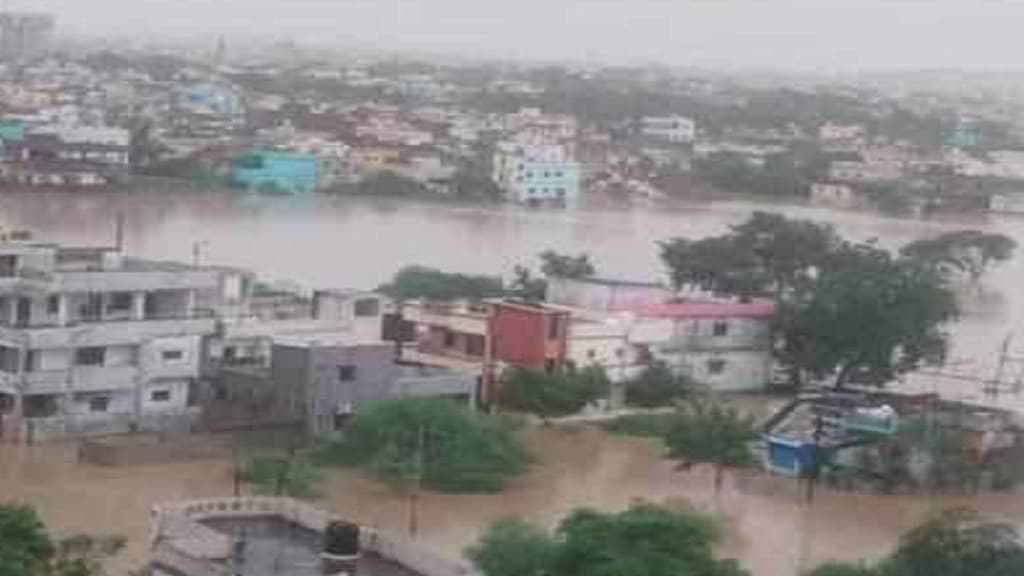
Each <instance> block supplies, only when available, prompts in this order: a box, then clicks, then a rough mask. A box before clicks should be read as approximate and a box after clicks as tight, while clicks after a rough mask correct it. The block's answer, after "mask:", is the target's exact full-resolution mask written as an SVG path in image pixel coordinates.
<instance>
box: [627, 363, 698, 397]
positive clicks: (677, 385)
mask: <svg viewBox="0 0 1024 576" xmlns="http://www.w3.org/2000/svg"><path fill="white" fill-rule="evenodd" d="M694 388H695V384H694V383H693V382H691V381H690V380H689V379H687V378H685V377H684V376H681V375H679V374H676V373H674V372H673V371H672V369H671V368H670V367H669V366H668V365H667V364H665V363H664V362H653V363H651V364H650V365H649V366H647V367H645V368H644V370H643V372H641V373H640V374H639V375H637V377H636V378H633V379H631V380H630V381H628V382H626V404H627V405H628V406H637V407H640V408H657V407H659V406H671V405H672V404H674V403H675V402H677V401H679V400H682V399H684V398H686V397H687V396H689V395H690V394H691V393H693V391H694Z"/></svg>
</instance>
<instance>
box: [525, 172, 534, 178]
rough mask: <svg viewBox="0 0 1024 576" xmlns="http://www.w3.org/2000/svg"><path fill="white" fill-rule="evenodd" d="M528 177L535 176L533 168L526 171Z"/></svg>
mask: <svg viewBox="0 0 1024 576" xmlns="http://www.w3.org/2000/svg"><path fill="white" fill-rule="evenodd" d="M526 177H527V178H533V171H532V170H527V171H526Z"/></svg>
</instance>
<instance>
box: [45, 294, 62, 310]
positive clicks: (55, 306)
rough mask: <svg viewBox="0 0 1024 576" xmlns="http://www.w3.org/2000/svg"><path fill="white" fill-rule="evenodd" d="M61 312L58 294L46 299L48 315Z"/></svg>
mask: <svg viewBox="0 0 1024 576" xmlns="http://www.w3.org/2000/svg"><path fill="white" fill-rule="evenodd" d="M59 312H60V296H59V295H57V294H53V295H51V296H50V297H49V298H47V299H46V313H47V314H57V313H59Z"/></svg>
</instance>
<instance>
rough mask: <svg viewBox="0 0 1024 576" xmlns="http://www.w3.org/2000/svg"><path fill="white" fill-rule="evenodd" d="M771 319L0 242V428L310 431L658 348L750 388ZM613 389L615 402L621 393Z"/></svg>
mask: <svg viewBox="0 0 1024 576" xmlns="http://www.w3.org/2000/svg"><path fill="white" fill-rule="evenodd" d="M773 315H774V306H773V304H772V303H770V302H761V301H754V302H735V301H721V300H712V299H709V298H701V297H697V296H694V297H691V298H688V299H682V300H680V299H677V298H676V296H675V295H674V294H673V293H671V292H670V291H668V290H666V289H665V288H664V287H662V286H660V285H657V284H645V283H633V282H619V281H602V280H569V279H558V278H553V279H552V280H551V286H550V290H549V293H548V299H547V300H546V301H545V302H541V303H524V302H520V301H511V300H500V299H499V300H487V301H479V302H461V301H456V302H433V301H418V300H414V301H407V302H403V303H402V304H401V305H400V306H399V305H397V304H395V303H394V302H392V301H391V300H389V299H388V298H386V297H385V296H383V295H381V294H377V293H373V292H361V291H351V290H319V291H315V292H313V293H310V294H303V293H300V292H296V291H292V290H282V289H276V288H273V287H270V286H267V285H265V284H262V283H260V282H258V280H257V279H256V278H255V277H254V276H253V275H252V274H250V273H248V272H246V271H242V270H236V269H230V268H221V267H215V266H190V265H184V264H177V263H166V262H154V261H148V260H142V259H138V258H132V257H128V256H126V255H125V254H124V253H123V251H121V250H119V249H118V248H116V247H115V248H77V247H62V246H58V245H53V244H45V243H37V242H32V241H30V240H7V241H6V242H4V243H3V244H2V245H0V431H2V437H3V438H6V439H17V440H25V441H35V440H40V439H48V438H61V437H80V436H91V435H105V434H115V433H127V432H135V431H159V432H167V431H190V430H211V431H216V430H223V429H230V428H232V427H248V426H254V425H301V426H302V427H304V429H305V430H306V431H307V432H308V433H309V434H311V435H313V436H316V435H321V434H326V433H330V432H333V431H335V430H336V429H338V427H340V426H341V425H342V424H343V423H344V421H345V419H346V418H347V417H349V416H350V415H351V414H353V413H354V412H355V411H357V410H358V408H359V406H360V405H361V404H363V403H365V402H369V401H373V400H379V399H382V398H392V397H401V396H411V395H419V396H445V397H451V398H456V399H459V400H460V401H463V402H466V403H467V404H468V405H470V406H475V405H477V404H478V403H481V402H484V403H486V402H493V401H494V400H495V396H494V394H495V391H496V387H497V386H500V382H501V374H502V373H503V372H504V370H505V369H506V368H508V367H512V366H518V367H526V368H534V369H539V370H552V369H556V368H561V367H565V366H576V367H585V366H599V367H601V368H603V369H604V370H605V371H606V372H607V374H608V375H609V378H610V379H611V380H612V381H613V382H615V383H619V384H621V383H624V382H625V381H627V380H629V379H630V378H633V377H634V376H636V375H637V374H638V373H639V371H641V370H643V369H644V368H645V367H646V366H649V365H651V363H652V362H654V361H663V362H665V363H666V364H667V365H669V366H671V367H673V368H674V369H676V370H677V371H679V372H681V373H685V374H687V375H689V376H690V377H691V378H693V379H694V380H697V381H699V382H703V383H705V384H707V385H709V386H710V387H712V388H714V389H721V390H746V389H759V388H761V387H762V386H763V385H765V384H766V383H767V382H768V380H769V379H770V377H771V367H772V360H771V336H770V325H771V319H772V316H773ZM609 401H610V402H611V403H612V405H617V404H619V403H621V401H622V391H621V389H618V390H617V391H613V393H612V396H611V398H610V399H609Z"/></svg>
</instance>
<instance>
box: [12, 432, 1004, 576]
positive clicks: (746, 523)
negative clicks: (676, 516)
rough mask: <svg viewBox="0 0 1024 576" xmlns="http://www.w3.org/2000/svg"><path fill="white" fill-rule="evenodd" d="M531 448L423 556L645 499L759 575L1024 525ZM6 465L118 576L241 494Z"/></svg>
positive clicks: (660, 462) (472, 498)
mask: <svg viewBox="0 0 1024 576" xmlns="http://www.w3.org/2000/svg"><path fill="white" fill-rule="evenodd" d="M527 439H528V443H529V446H530V448H531V450H532V451H533V453H534V455H535V456H536V458H537V462H536V463H535V464H534V466H533V467H532V468H531V470H530V472H529V473H528V474H526V475H525V476H524V477H522V478H520V479H517V480H516V481H515V482H514V483H513V484H512V485H511V486H510V487H509V488H508V489H507V490H506V491H505V492H502V493H500V494H492V495H442V494H426V495H424V496H423V497H422V499H421V504H420V531H419V535H418V538H419V540H420V541H421V542H422V543H423V545H424V546H425V547H427V548H429V549H432V550H434V551H436V552H438V553H440V554H443V555H447V556H458V555H459V554H460V553H461V551H462V550H463V549H464V548H465V547H466V546H467V545H468V544H470V543H472V542H473V541H474V539H475V538H476V536H477V534H478V533H479V531H480V529H481V528H482V527H484V526H485V525H486V524H487V523H488V522H490V521H492V520H495V519H497V518H500V517H503V516H507V515H513V514H519V515H522V516H524V517H526V518H528V519H531V520H533V521H536V522H539V523H543V524H545V525H548V526H552V525H554V524H556V523H557V522H558V520H559V519H560V518H561V517H562V516H564V515H565V514H566V513H567V512H569V511H571V510H572V509H574V508H577V507H582V506H589V507H594V508H599V509H604V510H619V509H622V508H625V507H627V506H629V504H630V503H631V502H634V501H637V500H644V501H649V502H653V503H658V504H663V505H668V506H678V507H689V508H694V509H698V510H702V511H704V512H707V513H709V514H712V515H714V516H716V517H718V518H719V520H720V521H721V522H722V525H723V528H724V533H725V538H724V540H723V542H722V545H721V553H722V554H724V555H729V556H733V557H737V558H739V559H741V561H742V562H743V564H744V565H745V566H747V567H748V568H749V569H750V570H751V572H752V573H753V574H754V575H755V576H794V575H795V574H799V573H800V572H801V571H802V570H803V569H805V568H807V567H810V566H813V565H814V564H816V563H818V562H820V561H822V560H825V559H831V558H835V559H855V558H865V557H877V556H880V555H882V554H885V553H886V552H887V551H888V550H889V548H890V547H891V546H892V545H893V544H894V542H895V541H896V539H897V538H898V537H899V535H900V533H902V532H903V531H904V530H906V529H907V528H909V527H910V526H912V525H914V524H915V523H916V522H918V521H919V520H920V519H922V518H923V517H925V516H926V515H927V514H928V513H929V512H930V511H933V510H939V509H943V508H946V507H950V506H957V505H969V506H972V507H974V508H976V509H978V510H979V511H981V512H982V513H984V514H986V515H988V516H990V517H993V518H997V519H1000V520H1006V521H1010V522H1013V523H1015V524H1017V525H1024V498H1021V497H1020V496H1019V495H1015V494H992V495H981V496H975V497H934V498H929V497H912V496H880V495H866V494H851V493H844V492H833V491H829V490H822V489H819V491H818V494H817V497H816V499H815V501H814V503H813V505H812V506H809V507H808V506H806V505H805V504H804V503H803V494H804V492H803V489H802V487H801V485H800V484H799V483H798V482H796V481H793V480H789V479H785V478H778V477H770V476H766V475H763V474H760V473H744V474H742V475H737V476H734V477H732V478H730V481H729V482H728V483H727V485H726V486H725V488H724V490H723V491H722V493H721V494H719V495H717V496H716V495H715V494H714V491H713V489H712V479H711V475H710V473H709V472H710V471H709V470H707V469H704V468H700V467H698V468H697V469H695V470H692V471H688V472H677V471H675V470H674V464H673V463H672V462H670V461H667V460H664V459H663V458H662V451H661V447H660V446H659V445H658V444H657V443H655V442H652V441H646V440H639V439H633V438H624V437H618V436H609V435H607V434H605V433H604V432H602V431H599V430H596V429H591V428H580V429H571V430H561V429H531V430H529V431H528V433H527ZM0 462H2V466H0V500H3V501H23V502H29V503H31V504H33V505H35V506H37V507H38V509H39V510H40V512H41V513H42V514H43V516H44V518H45V519H46V521H47V523H49V525H50V526H51V527H52V528H53V529H54V530H55V531H57V532H58V533H74V532H91V533H103V534H121V535H124V536H126V537H128V542H129V545H128V548H127V549H126V551H125V552H124V553H122V554H121V555H120V556H119V557H117V558H116V559H114V560H113V561H112V562H111V564H110V568H111V573H112V574H124V573H126V572H127V571H128V570H130V569H132V568H136V567H139V566H141V565H142V564H143V563H144V561H145V558H146V546H147V542H146V537H147V530H148V525H147V517H148V510H149V507H150V505H151V504H153V503H154V502H159V501H162V500H168V499H176V498H194V497H203V496H224V495H229V494H231V490H232V487H231V481H230V471H231V462H230V460H228V459H225V460H213V461H200V462H185V463H175V464H163V465H157V466H124V467H116V468H103V467H97V466H92V465H87V464H79V463H77V462H76V458H75V446H74V445H73V444H53V445H44V446H35V447H31V448H29V447H23V446H12V445H0ZM322 491H323V495H322V497H321V498H320V499H319V501H318V504H319V505H321V506H324V507H326V508H329V509H331V510H333V511H334V512H336V513H337V514H339V515H341V516H344V517H346V518H349V519H352V520H355V521H358V522H360V523H363V524H366V525H370V526H376V527H378V528H382V529H389V530H395V531H404V530H406V529H407V526H408V514H409V507H408V499H407V498H406V497H405V496H404V495H403V494H402V493H401V492H398V491H396V490H394V489H392V488H389V487H388V486H385V485H382V484H380V483H377V482H373V481H370V480H368V479H366V478H363V477H361V476H359V475H357V474H355V473H352V472H349V471H345V470H331V471H330V472H329V473H328V475H327V478H326V480H325V482H324V484H323V486H322Z"/></svg>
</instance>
